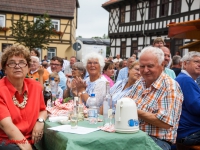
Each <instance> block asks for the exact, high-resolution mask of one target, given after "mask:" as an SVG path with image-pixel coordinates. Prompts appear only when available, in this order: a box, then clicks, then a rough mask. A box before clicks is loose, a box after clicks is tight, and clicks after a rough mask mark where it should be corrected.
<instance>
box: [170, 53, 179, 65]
mask: <svg viewBox="0 0 200 150" xmlns="http://www.w3.org/2000/svg"><path fill="white" fill-rule="evenodd" d="M180 62H181V56H179V55H174V56H173V58H172V64H173V65H178V64H179V63H180Z"/></svg>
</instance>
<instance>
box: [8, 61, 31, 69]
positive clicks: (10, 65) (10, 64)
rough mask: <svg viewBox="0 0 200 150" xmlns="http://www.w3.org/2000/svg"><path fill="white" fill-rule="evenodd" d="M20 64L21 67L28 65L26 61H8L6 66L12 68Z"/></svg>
mask: <svg viewBox="0 0 200 150" xmlns="http://www.w3.org/2000/svg"><path fill="white" fill-rule="evenodd" d="M17 65H18V66H19V67H20V68H23V67H26V66H27V63H24V62H20V63H14V62H12V63H8V64H6V66H8V67H10V68H15V67H16V66H17Z"/></svg>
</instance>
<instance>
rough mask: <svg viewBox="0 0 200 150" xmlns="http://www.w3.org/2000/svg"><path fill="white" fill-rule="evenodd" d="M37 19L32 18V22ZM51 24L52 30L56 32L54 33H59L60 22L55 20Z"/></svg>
mask: <svg viewBox="0 0 200 150" xmlns="http://www.w3.org/2000/svg"><path fill="white" fill-rule="evenodd" d="M36 20H37V18H34V22H36ZM51 23H52V25H53V28H54V29H55V30H56V31H60V20H57V19H52V20H51Z"/></svg>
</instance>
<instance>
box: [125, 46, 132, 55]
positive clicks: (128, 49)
mask: <svg viewBox="0 0 200 150" xmlns="http://www.w3.org/2000/svg"><path fill="white" fill-rule="evenodd" d="M130 53H131V47H126V57H130Z"/></svg>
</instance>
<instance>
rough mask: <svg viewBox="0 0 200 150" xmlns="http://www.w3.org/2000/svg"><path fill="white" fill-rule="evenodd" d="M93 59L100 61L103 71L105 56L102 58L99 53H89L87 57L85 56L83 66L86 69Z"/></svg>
mask: <svg viewBox="0 0 200 150" xmlns="http://www.w3.org/2000/svg"><path fill="white" fill-rule="evenodd" d="M91 59H97V60H98V61H99V64H100V67H101V71H102V70H103V67H104V66H105V62H104V58H103V56H101V55H100V54H99V53H96V52H92V53H88V54H87V55H85V57H84V58H83V60H82V62H83V66H84V67H86V66H87V62H88V60H91Z"/></svg>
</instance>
